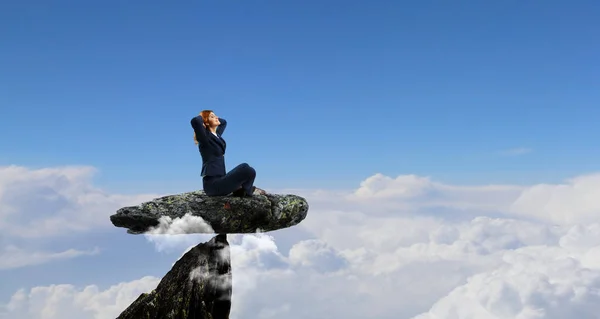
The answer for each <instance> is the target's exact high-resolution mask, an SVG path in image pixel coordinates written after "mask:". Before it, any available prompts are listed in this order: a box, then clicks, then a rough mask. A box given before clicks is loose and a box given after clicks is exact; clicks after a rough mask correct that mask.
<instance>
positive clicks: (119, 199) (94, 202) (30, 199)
mask: <svg viewBox="0 0 600 319" xmlns="http://www.w3.org/2000/svg"><path fill="white" fill-rule="evenodd" d="M94 173H95V170H94V169H93V168H91V167H57V168H44V169H28V168H25V167H20V166H7V167H0V232H2V234H3V235H5V236H12V237H24V238H48V237H52V236H64V235H70V234H72V233H74V232H85V231H93V230H97V229H98V228H108V227H114V226H112V224H111V223H110V220H109V216H110V215H112V214H114V213H115V212H116V210H117V209H119V208H121V207H123V206H129V205H137V204H139V203H141V202H144V201H147V200H150V199H152V198H155V197H158V196H160V195H158V194H140V195H118V194H108V193H106V192H105V191H103V190H101V189H99V188H97V187H94V186H93V185H92V181H91V179H92V177H93V174H94Z"/></svg>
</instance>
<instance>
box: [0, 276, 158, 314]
mask: <svg viewBox="0 0 600 319" xmlns="http://www.w3.org/2000/svg"><path fill="white" fill-rule="evenodd" d="M159 281H160V279H159V278H155V277H143V278H141V279H139V280H134V281H131V282H125V283H119V284H117V285H114V286H111V287H109V288H108V289H106V290H100V289H99V288H98V287H97V286H95V285H89V286H86V287H83V288H81V289H80V288H77V287H75V286H73V285H52V286H45V287H34V288H31V289H30V290H28V291H27V290H25V289H20V290H19V291H17V292H16V293H15V294H14V295H13V296H12V298H11V300H10V301H9V302H8V304H7V305H5V307H4V308H5V309H4V311H5V312H4V314H3V313H2V312H0V318H6V319H9V318H10V319H21V318H22V319H25V318H27V319H38V318H39V319H53V318H56V319H58V318H60V319H82V318H93V319H114V318H116V317H117V316H118V315H119V314H120V313H121V312H122V311H123V310H124V309H125V308H127V307H128V306H129V304H131V303H132V302H133V301H134V300H135V299H137V298H138V297H139V295H140V294H142V293H144V292H148V291H151V290H152V289H154V288H156V286H157V285H158V282H159ZM0 309H1V308H0Z"/></svg>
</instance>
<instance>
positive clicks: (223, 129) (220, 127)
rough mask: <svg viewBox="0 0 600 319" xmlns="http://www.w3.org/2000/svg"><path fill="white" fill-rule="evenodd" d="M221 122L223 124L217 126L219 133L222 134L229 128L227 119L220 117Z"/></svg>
mask: <svg viewBox="0 0 600 319" xmlns="http://www.w3.org/2000/svg"><path fill="white" fill-rule="evenodd" d="M219 122H221V124H219V126H217V135H219V136H221V135H223V132H225V129H226V128H227V120H225V119H222V118H219Z"/></svg>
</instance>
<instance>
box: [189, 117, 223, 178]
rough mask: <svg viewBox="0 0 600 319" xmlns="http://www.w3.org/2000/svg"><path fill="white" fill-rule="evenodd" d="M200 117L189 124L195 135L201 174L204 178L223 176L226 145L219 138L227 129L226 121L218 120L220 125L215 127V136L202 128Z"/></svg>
mask: <svg viewBox="0 0 600 319" xmlns="http://www.w3.org/2000/svg"><path fill="white" fill-rule="evenodd" d="M202 122H203V120H202V116H196V117H194V118H193V119H192V121H191V124H192V128H193V129H194V133H196V140H197V141H198V150H199V151H200V156H202V173H201V175H202V176H203V177H204V176H223V175H225V173H226V171H225V156H224V155H225V149H226V148H227V143H225V140H224V139H223V138H222V137H221V135H223V132H224V131H225V128H226V127H227V121H226V120H225V119H222V118H219V122H221V125H219V126H218V127H217V132H216V133H217V135H218V137H217V136H215V135H214V134H213V133H212V132H211V131H209V130H208V129H207V128H205V127H203V126H202Z"/></svg>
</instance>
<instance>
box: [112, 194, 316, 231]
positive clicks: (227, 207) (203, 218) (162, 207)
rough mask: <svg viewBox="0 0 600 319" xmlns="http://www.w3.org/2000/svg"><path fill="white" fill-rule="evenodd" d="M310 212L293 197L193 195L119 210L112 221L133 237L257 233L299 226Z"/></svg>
mask: <svg viewBox="0 0 600 319" xmlns="http://www.w3.org/2000/svg"><path fill="white" fill-rule="evenodd" d="M308 208H309V206H308V203H307V202H306V199H304V198H302V197H300V196H297V195H293V194H266V195H255V196H252V197H245V198H240V197H234V196H214V197H213V196H207V195H206V194H204V192H203V191H193V192H188V193H182V194H175V195H169V196H164V197H160V198H156V199H153V200H151V201H148V202H144V203H141V204H140V205H137V206H128V207H123V208H120V209H119V210H117V212H116V214H114V215H111V216H110V220H111V222H112V224H113V225H114V226H116V227H123V228H126V229H127V230H128V232H129V233H132V234H141V233H152V234H190V233H209V234H210V233H217V234H235V233H255V232H256V231H257V230H260V231H262V232H266V231H273V230H277V229H282V228H287V227H291V226H294V225H297V224H298V223H300V222H301V221H302V220H304V218H306V214H307V213H308Z"/></svg>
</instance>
